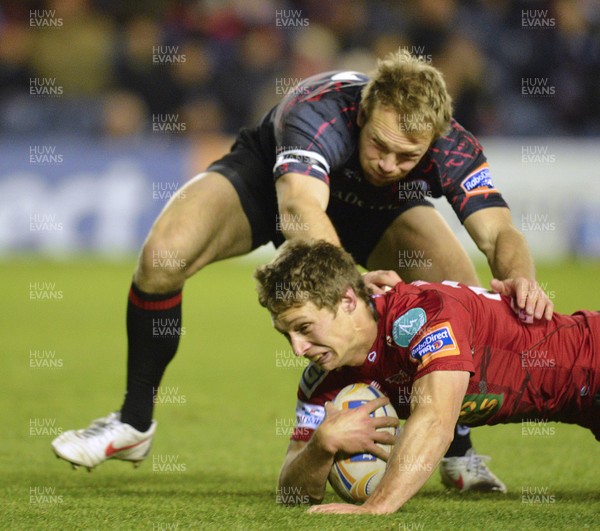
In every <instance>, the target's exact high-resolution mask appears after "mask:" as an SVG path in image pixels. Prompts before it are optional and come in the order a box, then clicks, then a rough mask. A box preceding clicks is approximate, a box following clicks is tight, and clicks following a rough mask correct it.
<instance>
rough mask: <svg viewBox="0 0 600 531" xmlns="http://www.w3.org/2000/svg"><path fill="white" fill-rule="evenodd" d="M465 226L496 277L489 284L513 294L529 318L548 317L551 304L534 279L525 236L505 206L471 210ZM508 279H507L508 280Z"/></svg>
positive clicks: (549, 317) (551, 311)
mask: <svg viewBox="0 0 600 531" xmlns="http://www.w3.org/2000/svg"><path fill="white" fill-rule="evenodd" d="M464 225H465V228H466V229H467V231H468V232H469V234H470V235H471V238H473V241H474V242H475V243H476V244H477V247H478V248H479V249H480V250H481V251H482V252H483V253H484V254H485V256H486V258H487V261H488V263H489V265H490V269H491V270H492V273H493V274H494V277H495V280H497V281H505V282H504V283H503V284H505V285H503V284H501V283H498V282H496V283H492V288H493V289H494V290H496V291H498V292H500V293H502V294H504V295H508V296H511V297H513V299H514V300H515V303H516V305H517V307H518V308H519V309H520V310H523V311H524V312H525V313H526V315H528V316H529V317H530V318H531V317H535V318H536V319H541V318H542V317H544V318H546V319H548V320H550V319H552V313H553V311H554V304H553V302H552V301H551V300H550V298H549V297H548V295H546V293H545V292H544V290H543V289H542V288H541V287H540V286H539V284H538V283H537V281H536V279H535V266H534V261H533V257H532V256H531V252H530V251H529V246H528V245H527V240H526V239H525V236H523V234H521V233H520V232H519V231H518V230H517V228H516V227H515V226H514V225H513V222H512V219H511V217H510V211H509V210H508V208H505V207H493V208H484V209H482V210H478V211H477V212H474V213H473V214H471V215H470V216H469V217H468V218H467V219H466V220H465V222H464ZM509 280H510V282H508V281H509Z"/></svg>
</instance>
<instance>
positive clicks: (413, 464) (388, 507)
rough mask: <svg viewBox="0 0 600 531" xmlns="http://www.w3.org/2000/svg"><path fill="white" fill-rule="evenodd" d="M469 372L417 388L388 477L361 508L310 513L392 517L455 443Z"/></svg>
mask: <svg viewBox="0 0 600 531" xmlns="http://www.w3.org/2000/svg"><path fill="white" fill-rule="evenodd" d="M468 382H469V373H468V372H466V371H433V372H431V373H429V374H427V375H425V376H423V377H422V378H420V379H418V380H417V381H416V382H415V383H414V384H413V390H412V397H413V398H412V400H413V402H412V405H411V414H410V417H409V418H408V420H407V421H406V423H405V424H404V426H403V427H402V431H401V433H400V436H399V437H398V439H397V441H396V443H395V445H394V448H393V450H392V453H391V455H390V457H389V459H388V465H387V468H386V472H385V474H384V476H383V478H382V480H381V482H380V483H379V485H378V486H377V488H376V489H375V491H374V492H373V494H371V496H370V497H369V499H368V500H367V501H366V502H365V503H364V504H363V505H362V506H356V505H350V504H339V503H336V504H328V505H321V506H319V507H312V508H311V509H310V512H321V513H338V514H341V513H364V514H388V513H393V512H395V511H397V510H398V509H399V508H400V507H402V505H404V503H406V501H408V500H409V499H410V498H411V497H412V496H413V495H414V494H415V493H416V492H418V491H419V489H420V488H421V487H422V486H423V484H424V483H425V482H426V481H427V479H428V478H429V476H431V474H432V472H433V471H434V470H435V467H436V466H437V464H438V463H439V461H440V459H441V458H442V457H443V456H444V454H445V452H446V450H447V449H448V446H450V443H451V442H452V439H453V438H454V426H455V425H456V422H457V420H458V415H459V413H460V408H461V405H462V400H463V398H464V396H465V392H466V390H467V385H468Z"/></svg>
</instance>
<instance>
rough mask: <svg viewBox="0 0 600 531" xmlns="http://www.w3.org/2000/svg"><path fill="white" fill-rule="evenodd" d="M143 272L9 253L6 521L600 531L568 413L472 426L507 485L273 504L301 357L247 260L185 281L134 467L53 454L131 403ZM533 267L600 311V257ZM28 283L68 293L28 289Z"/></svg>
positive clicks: (567, 300) (587, 468)
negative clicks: (133, 295) (344, 506)
mask: <svg viewBox="0 0 600 531" xmlns="http://www.w3.org/2000/svg"><path fill="white" fill-rule="evenodd" d="M132 268H133V259H131V260H128V261H121V262H101V261H95V260H91V259H90V260H85V259H80V260H76V261H66V262H52V261H39V260H38V259H35V258H31V259H27V258H22V259H14V260H10V261H4V262H3V263H1V264H0V271H1V278H2V279H3V290H2V292H3V295H4V304H3V307H4V310H3V312H2V313H3V317H2V387H3V392H2V395H3V407H2V413H1V415H2V417H1V420H2V422H1V426H2V433H3V444H2V445H1V446H0V460H1V465H2V475H1V478H0V482H1V484H2V492H3V494H2V497H1V498H0V508H1V510H0V528H1V529H102V530H104V529H135V530H140V529H141V530H144V529H147V530H162V529H215V530H230V529H276V530H283V529H294V530H304V529H307V530H308V529H315V530H324V529H325V530H329V529H340V530H342V529H343V530H347V529H361V530H363V529H377V530H382V529H387V530H398V531H400V530H408V529H453V530H456V529H461V530H470V529H477V530H480V529H485V530H495V529H498V530H505V529H515V530H522V529H584V528H588V529H593V528H595V529H600V520H599V515H600V467H599V465H600V446H599V445H598V444H597V443H596V442H595V441H594V439H593V437H592V435H591V434H590V433H589V432H588V431H586V430H584V429H582V428H578V427H574V426H568V425H563V424H553V425H550V426H549V429H548V430H547V433H543V434H537V435H529V434H523V433H522V429H521V426H520V425H518V424H514V425H506V426H496V427H484V428H478V429H476V430H474V432H473V440H474V443H475V446H476V448H477V449H478V450H479V452H481V453H483V454H488V455H491V456H493V461H492V463H491V468H492V469H493V470H494V472H496V473H497V474H498V475H499V477H501V478H502V479H503V480H504V481H505V482H506V483H507V485H508V488H509V494H507V495H459V494H457V493H454V492H447V491H446V490H444V489H443V487H442V485H441V483H440V480H439V475H438V473H437V472H436V473H434V475H433V476H432V478H431V480H430V481H429V482H428V483H427V485H426V486H425V487H424V488H423V489H422V491H421V492H420V493H419V494H418V495H417V496H415V497H414V498H413V499H412V500H411V501H410V502H409V503H407V504H406V505H405V506H404V507H403V508H402V509H401V511H400V512H398V513H397V514H394V515H390V516H381V517H375V516H369V517H356V516H331V515H307V514H306V513H305V511H306V508H305V507H294V508H285V507H281V506H279V505H277V504H276V503H275V500H276V495H277V493H276V479H277V474H278V470H279V466H280V464H281V461H282V458H283V455H284V453H285V449H286V446H287V441H288V436H289V433H290V431H291V425H292V424H293V419H294V405H295V391H296V385H297V381H298V377H299V374H300V372H301V367H300V366H299V365H298V364H297V362H296V361H295V360H294V359H293V357H292V356H291V354H290V349H289V346H288V345H287V344H286V342H285V340H284V339H283V338H282V337H279V336H278V335H277V334H275V333H274V332H273V331H272V329H271V324H270V319H269V316H268V314H267V313H266V312H265V311H264V310H263V309H262V308H260V307H259V306H258V303H257V302H256V296H255V292H254V281H253V279H252V276H251V274H252V271H253V265H252V263H250V262H248V261H247V260H241V261H240V260H235V261H229V262H224V263H221V264H215V265H212V266H210V267H208V268H207V269H205V270H204V271H203V272H202V273H201V274H199V275H197V276H196V277H195V278H194V279H192V280H191V281H190V282H189V283H188V286H187V287H186V291H185V293H184V310H183V311H184V327H185V336H184V337H183V338H182V344H181V347H180V351H179V353H178V355H177V357H176V358H175V360H174V361H173V362H172V364H171V365H170V366H169V368H168V370H167V373H166V376H165V378H164V380H163V382H162V384H161V391H162V395H161V396H162V397H163V403H161V404H159V405H158V406H157V408H156V418H157V420H158V422H159V427H158V431H157V435H156V437H155V441H154V447H153V453H152V456H151V457H150V458H148V459H147V460H146V461H145V462H144V463H143V464H142V466H141V467H140V468H139V469H137V470H134V469H133V467H132V466H131V465H130V464H129V463H123V462H118V461H115V462H112V461H111V462H108V463H106V464H104V465H102V466H100V467H99V468H97V469H95V470H94V471H93V472H92V473H88V472H87V471H85V470H84V469H79V470H77V471H73V470H71V469H70V467H69V465H68V464H67V463H65V462H64V461H62V460H58V459H56V458H55V457H54V455H53V454H52V452H51V450H50V441H51V440H52V438H53V437H54V435H55V434H56V433H58V432H60V431H62V430H67V429H72V428H81V427H84V426H86V425H87V424H88V422H89V421H90V420H91V419H93V418H97V417H100V416H104V415H105V414H107V413H108V412H109V411H111V410H114V409H116V408H118V407H119V406H120V404H121V400H122V392H123V388H124V382H125V355H124V353H125V345H126V343H125V302H126V295H127V290H128V286H129V280H130V276H131V271H132ZM481 270H482V272H483V271H484V270H483V268H482V269H481ZM538 276H539V279H540V281H541V282H542V284H543V285H544V287H545V288H546V290H547V291H548V292H549V293H550V294H551V295H552V296H554V297H555V302H556V305H557V308H558V309H559V310H560V311H563V312H572V311H574V310H576V309H578V308H590V309H595V308H600V291H599V289H598V285H599V282H600V267H599V266H598V264H597V263H596V264H593V263H589V262H587V263H585V262H583V263H580V262H569V263H561V264H557V265H553V266H551V265H548V266H546V267H541V266H540V267H539V275H538ZM482 277H483V280H485V281H486V282H487V280H488V279H489V275H486V274H485V273H482ZM32 283H33V288H34V291H36V286H38V287H39V286H44V289H46V290H47V291H52V292H53V293H54V295H53V296H54V297H57V299H55V300H33V299H31V298H30V291H31V285H32ZM44 283H46V284H44ZM59 297H60V298H59ZM40 360H41V361H40ZM36 365H37V366H36ZM290 365H292V366H290ZM550 428H551V429H550ZM532 492H533V493H537V495H534V496H531V493H532ZM334 500H337V498H336V496H335V494H333V492H332V491H331V490H328V494H327V498H326V501H334Z"/></svg>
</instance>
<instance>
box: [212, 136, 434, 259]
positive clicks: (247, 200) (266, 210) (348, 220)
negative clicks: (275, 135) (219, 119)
mask: <svg viewBox="0 0 600 531" xmlns="http://www.w3.org/2000/svg"><path fill="white" fill-rule="evenodd" d="M263 145H264V144H261V140H260V133H259V131H258V129H242V130H241V131H240V133H239V135H238V137H237V139H236V141H235V143H234V144H233V146H232V148H231V151H230V152H229V153H228V154H227V155H225V156H224V157H222V158H221V159H219V160H217V161H216V162H213V163H212V164H211V165H210V166H209V167H208V169H207V171H214V172H218V173H220V174H221V175H223V176H225V177H226V178H227V179H228V180H229V181H230V182H231V184H232V185H233V186H234V188H235V190H236V192H237V194H238V196H239V198H240V201H241V203H242V208H243V209H244V212H245V214H246V216H247V217H248V221H249V222H250V227H251V228H252V249H256V248H257V247H260V246H261V245H264V244H266V243H269V242H273V244H274V245H275V246H276V247H279V246H280V245H281V244H282V243H283V242H284V241H285V237H284V236H283V234H282V233H281V231H280V230H279V227H278V210H277V196H276V192H275V183H274V181H273V165H274V162H273V160H269V159H268V157H267V156H265V154H264V148H263V147H262V146H263ZM310 178H313V177H310ZM417 205H426V206H431V207H432V206H433V205H432V204H431V203H429V202H428V201H426V200H417V201H411V202H407V203H406V204H405V205H403V206H401V207H400V208H397V209H394V210H369V209H365V208H361V207H358V206H356V205H351V204H348V203H345V202H343V201H341V200H339V199H337V198H335V197H333V196H331V197H330V200H329V205H328V206H327V215H328V216H329V219H331V221H332V223H333V226H334V227H335V230H336V231H337V234H338V236H339V238H340V241H341V242H342V245H343V247H344V249H346V251H348V252H349V253H350V254H351V255H352V257H353V258H354V260H355V261H356V262H357V263H358V264H360V265H362V266H363V267H366V265H367V259H368V258H369V255H370V254H371V252H372V251H373V249H374V248H375V246H376V245H377V242H378V241H379V239H380V238H381V236H382V235H383V233H384V232H385V230H386V229H387V228H388V227H389V226H390V225H391V224H392V222H393V221H394V220H395V219H396V218H397V217H398V216H399V215H400V214H402V213H403V212H405V211H406V210H408V209H409V208H412V207H414V206H417Z"/></svg>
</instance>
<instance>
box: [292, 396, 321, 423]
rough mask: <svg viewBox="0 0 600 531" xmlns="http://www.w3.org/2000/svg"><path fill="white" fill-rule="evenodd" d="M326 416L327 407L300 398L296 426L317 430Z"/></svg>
mask: <svg viewBox="0 0 600 531" xmlns="http://www.w3.org/2000/svg"><path fill="white" fill-rule="evenodd" d="M324 418H325V408H324V407H323V406H318V405H316V404H308V403H306V402H302V401H300V400H298V402H297V403H296V428H308V429H309V430H316V429H317V428H318V427H319V424H321V422H323V419H324Z"/></svg>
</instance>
